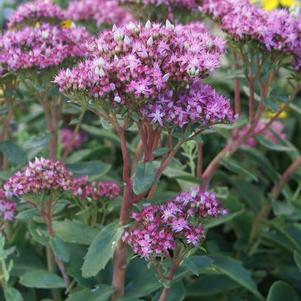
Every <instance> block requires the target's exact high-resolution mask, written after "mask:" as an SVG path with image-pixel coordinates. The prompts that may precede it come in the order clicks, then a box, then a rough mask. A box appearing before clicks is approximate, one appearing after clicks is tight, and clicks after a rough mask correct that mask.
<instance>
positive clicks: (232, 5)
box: [200, 0, 300, 53]
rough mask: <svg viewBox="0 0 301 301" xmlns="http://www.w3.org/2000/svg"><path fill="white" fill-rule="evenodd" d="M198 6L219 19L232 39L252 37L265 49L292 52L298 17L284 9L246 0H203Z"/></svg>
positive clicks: (295, 41)
mask: <svg viewBox="0 0 301 301" xmlns="http://www.w3.org/2000/svg"><path fill="white" fill-rule="evenodd" d="M200 10H201V11H202V12H204V13H206V14H208V15H210V16H211V17H212V18H213V19H215V20H216V21H218V22H219V24H220V26H221V29H222V30H224V31H225V32H227V33H228V34H229V35H230V36H231V37H232V38H233V39H234V40H240V41H246V40H248V39H252V40H255V41H257V42H259V43H260V44H261V45H263V46H264V47H265V48H266V49H267V50H268V51H274V50H276V51H281V52H284V53H291V52H293V51H294V49H295V48H296V46H297V44H298V42H297V40H298V39H299V38H300V37H299V38H298V35H299V32H300V31H298V28H297V22H296V21H297V20H296V18H295V17H294V16H292V15H291V14H290V13H289V12H288V11H287V10H285V9H278V10H275V11H272V12H267V11H265V10H263V9H261V8H258V7H257V6H255V5H252V4H250V2H249V1H248V0H241V1H236V0H206V1H203V3H202V5H201V6H200Z"/></svg>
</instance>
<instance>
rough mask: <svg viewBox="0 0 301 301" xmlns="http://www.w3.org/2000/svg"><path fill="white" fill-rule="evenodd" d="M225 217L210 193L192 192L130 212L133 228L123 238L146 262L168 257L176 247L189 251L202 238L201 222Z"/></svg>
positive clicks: (202, 228)
mask: <svg viewBox="0 0 301 301" xmlns="http://www.w3.org/2000/svg"><path fill="white" fill-rule="evenodd" d="M225 214H227V210H226V209H224V208H223V207H222V206H221V205H220V203H219V201H218V200H217V197H216V196H215V194H214V193H212V192H207V191H205V192H204V191H200V190H198V189H193V190H192V191H191V192H182V193H180V194H179V195H177V196H176V197H175V198H173V199H171V200H169V201H167V202H166V203H165V204H163V205H147V206H145V207H144V208H143V209H142V210H141V211H139V212H133V214H132V218H133V220H134V223H133V225H132V226H131V227H130V229H129V230H128V231H126V233H125V235H124V240H126V241H127V242H128V243H129V244H130V246H131V247H132V248H133V251H134V252H135V253H137V254H138V255H140V256H141V257H144V258H145V259H147V260H149V259H150V258H152V257H157V256H164V257H168V256H169V254H170V251H172V250H175V249H176V246H177V244H178V243H182V244H185V245H187V246H190V247H194V246H197V245H199V244H200V243H201V242H202V241H203V240H204V238H205V231H204V221H205V219H206V218H215V217H218V216H220V215H225Z"/></svg>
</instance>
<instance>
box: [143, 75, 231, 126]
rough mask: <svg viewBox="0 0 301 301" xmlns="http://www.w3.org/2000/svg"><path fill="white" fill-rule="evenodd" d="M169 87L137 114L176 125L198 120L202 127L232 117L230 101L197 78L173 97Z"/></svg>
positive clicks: (159, 122) (152, 120) (156, 121)
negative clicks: (167, 90)
mask: <svg viewBox="0 0 301 301" xmlns="http://www.w3.org/2000/svg"><path fill="white" fill-rule="evenodd" d="M172 96H173V95H172V90H171V91H170V92H169V93H168V94H166V95H160V96H159V97H158V99H157V100H156V101H154V102H153V103H150V104H148V105H146V106H145V107H143V109H141V113H142V114H143V116H145V117H146V118H147V119H149V120H150V121H151V122H152V123H154V124H156V123H158V124H160V125H161V126H162V125H163V124H165V125H177V126H179V127H183V126H185V125H187V124H195V123H201V124H198V125H201V126H205V125H208V124H216V123H221V122H224V121H228V122H232V121H233V120H234V116H233V111H232V110H231V106H230V101H229V99H226V98H225V97H223V96H221V95H219V94H217V93H216V92H215V90H214V89H212V87H210V86H209V85H205V84H203V83H201V82H199V81H197V82H195V83H193V84H192V85H191V86H190V88H189V89H188V90H187V91H182V92H181V93H179V95H178V97H177V99H176V100H173V98H172Z"/></svg>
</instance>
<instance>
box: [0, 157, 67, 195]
mask: <svg viewBox="0 0 301 301" xmlns="http://www.w3.org/2000/svg"><path fill="white" fill-rule="evenodd" d="M71 187H72V174H71V173H70V172H69V171H68V170H67V168H66V167H65V165H64V164H63V163H62V162H60V161H55V160H50V159H44V158H35V160H33V161H31V162H29V163H28V165H27V166H25V167H24V168H23V169H22V170H21V171H18V172H16V173H15V174H14V175H13V176H11V177H10V178H9V179H8V180H7V181H6V182H5V183H4V185H3V189H4V192H5V195H6V196H7V197H12V196H16V197H21V196H23V195H27V194H36V193H50V192H51V191H61V192H63V191H66V190H71Z"/></svg>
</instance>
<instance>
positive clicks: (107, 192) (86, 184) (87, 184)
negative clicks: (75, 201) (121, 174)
mask: <svg viewBox="0 0 301 301" xmlns="http://www.w3.org/2000/svg"><path fill="white" fill-rule="evenodd" d="M71 190H72V194H73V195H74V196H76V197H79V198H80V199H81V200H86V199H88V198H91V199H92V200H93V201H98V200H101V199H103V198H106V199H109V200H113V199H115V198H116V197H117V196H118V195H119V194H120V188H119V186H118V185H117V184H116V183H115V182H95V181H93V182H91V181H89V180H88V177H81V178H77V179H74V180H73V183H72V188H71Z"/></svg>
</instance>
